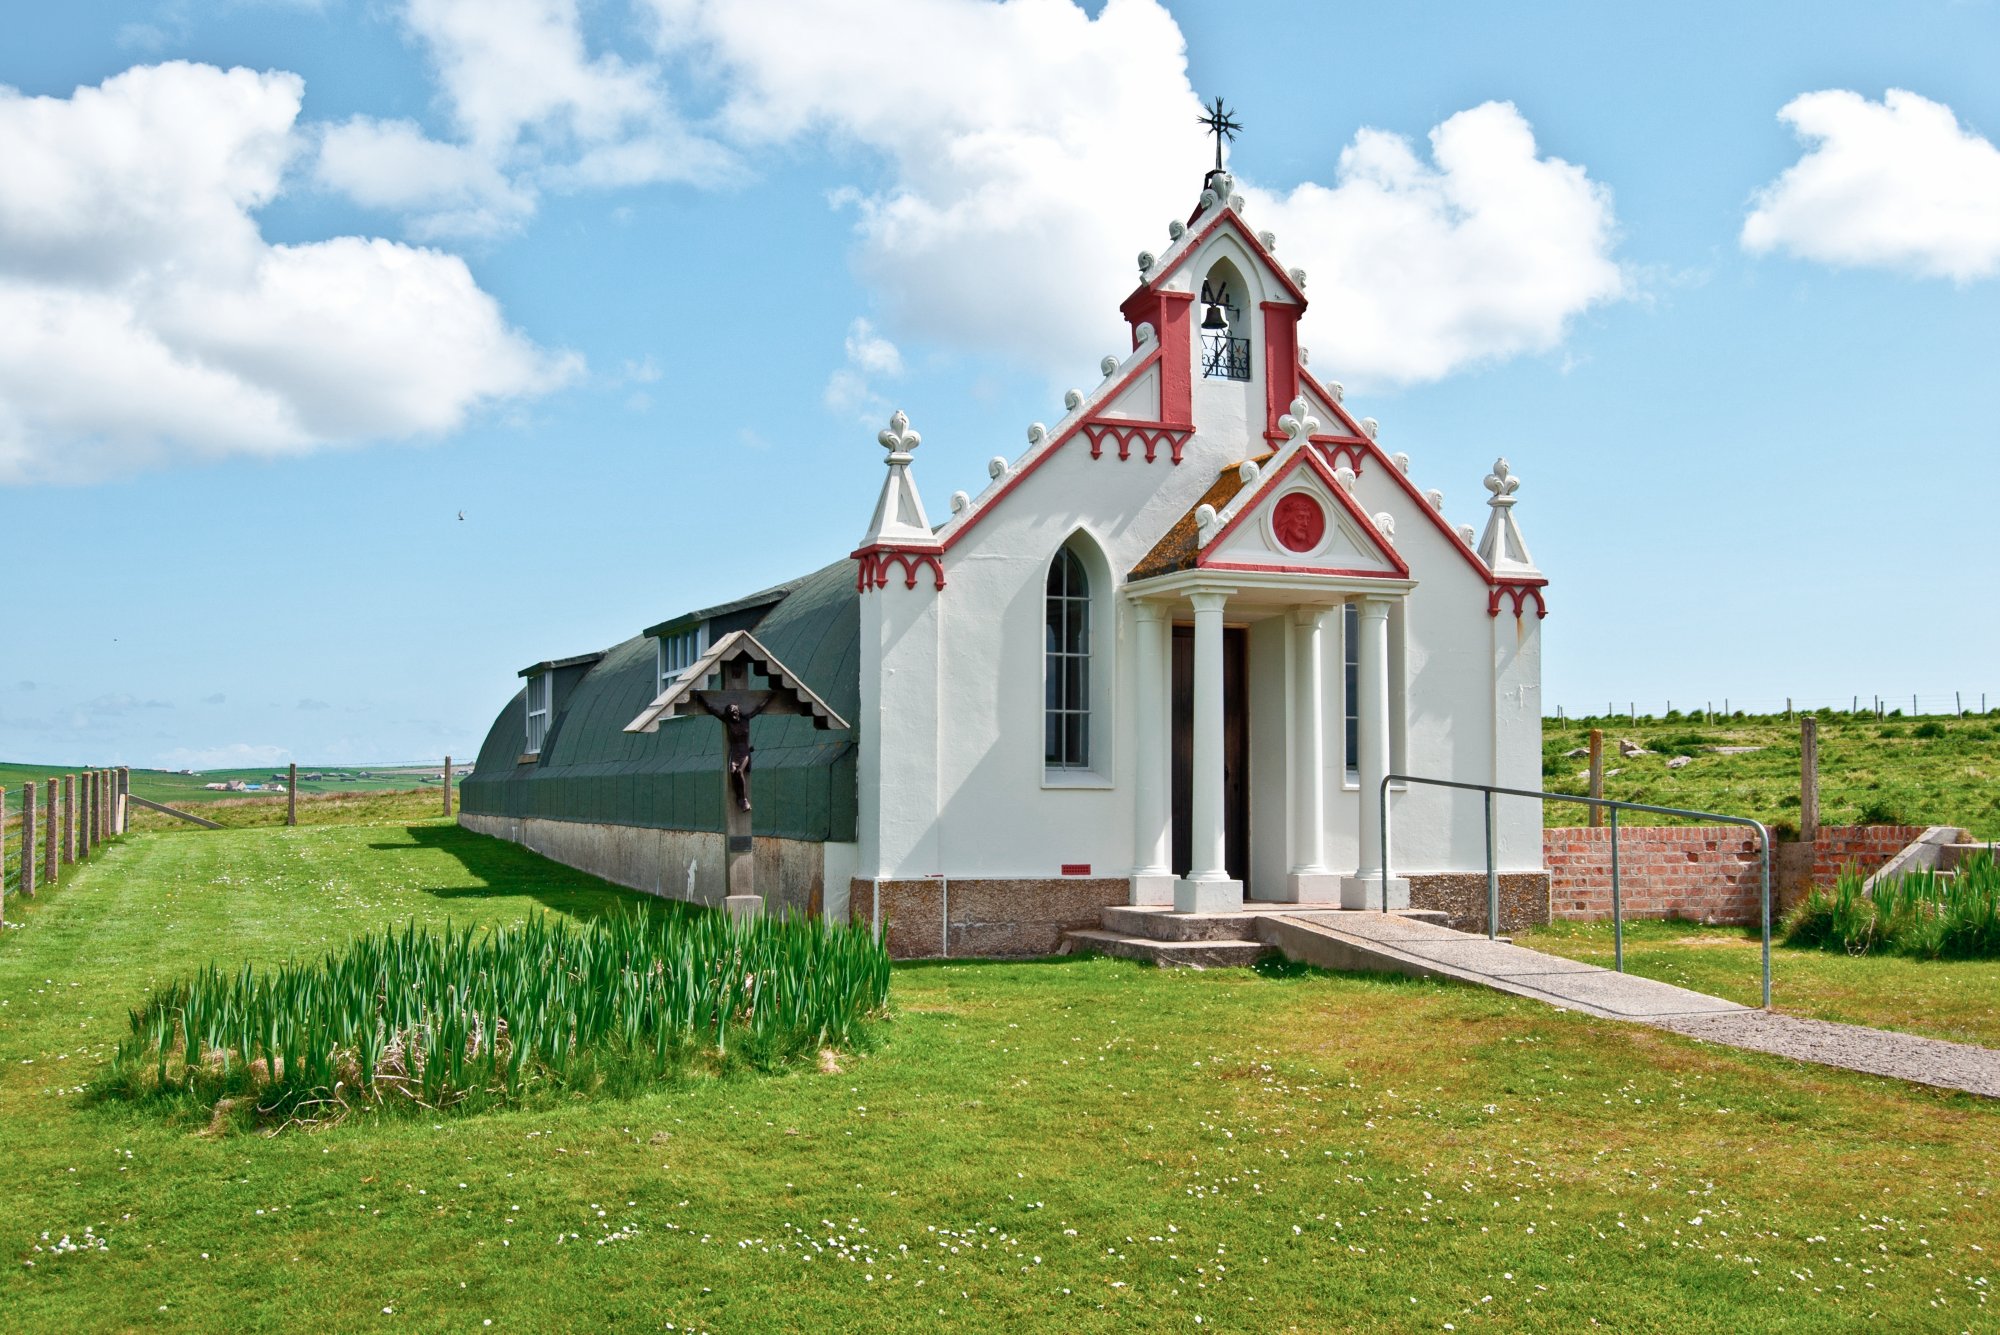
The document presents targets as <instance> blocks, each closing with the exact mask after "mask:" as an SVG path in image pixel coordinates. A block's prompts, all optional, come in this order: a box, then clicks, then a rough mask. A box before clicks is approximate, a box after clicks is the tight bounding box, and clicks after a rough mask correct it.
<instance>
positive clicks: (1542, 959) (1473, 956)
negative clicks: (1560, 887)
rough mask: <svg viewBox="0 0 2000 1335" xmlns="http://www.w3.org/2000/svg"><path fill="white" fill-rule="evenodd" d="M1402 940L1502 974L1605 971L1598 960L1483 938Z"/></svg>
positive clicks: (1417, 951) (1428, 953)
mask: <svg viewBox="0 0 2000 1335" xmlns="http://www.w3.org/2000/svg"><path fill="white" fill-rule="evenodd" d="M1400 944H1401V945H1402V947H1403V948H1404V949H1405V950H1407V951H1409V952H1410V953H1411V954H1413V955H1418V956H1421V957H1423V958H1425V959H1434V960H1439V961H1441V962H1443V963H1446V964H1451V965H1454V966H1456V967H1458V968H1461V969H1468V970H1471V971H1472V972H1474V973H1490V974H1493V975H1494V976H1496V977H1501V978H1506V977H1513V976H1521V977H1540V976H1542V975H1546V974H1553V973H1601V972H1603V970H1601V969H1599V968H1598V966H1596V965H1595V964H1585V963H1584V962H1583V961H1582V960H1566V959H1561V958H1559V957H1557V956H1553V955H1543V954H1541V953H1539V952H1537V951H1533V950H1523V949H1522V948H1521V947H1519V946H1511V945H1508V944H1506V943H1505V942H1502V941H1487V940H1484V939H1483V938H1482V939H1480V940H1474V941H1405V942H1402V943H1400Z"/></svg>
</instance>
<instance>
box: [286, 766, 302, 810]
mask: <svg viewBox="0 0 2000 1335" xmlns="http://www.w3.org/2000/svg"><path fill="white" fill-rule="evenodd" d="M298 823H299V765H298V762H297V761H296V760H295V761H293V762H292V763H291V764H289V765H287V766H285V824H287V825H297V824H298Z"/></svg>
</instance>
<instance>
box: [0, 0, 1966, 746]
mask: <svg viewBox="0 0 2000 1335" xmlns="http://www.w3.org/2000/svg"><path fill="white" fill-rule="evenodd" d="M1746 11H1747V12H1746ZM4 22H5V32H6V39H5V40H4V41H0V85H5V86H6V88H7V89H8V90H9V91H7V92H6V93H4V95H0V161H6V162H9V163H10V164H11V167H10V170H9V171H8V172H7V173H6V174H5V175H6V178H7V180H6V181H0V329H6V328H11V329H12V330H13V333H12V334H11V335H10V334H8V333H5V332H0V531H4V532H5V534H6V535H7V538H8V540H9V541H8V544H7V547H8V556H7V560H6V569H7V572H8V576H7V577H8V579H9V587H10V589H12V590H15V591H16V592H15V593H14V594H13V595H12V596H11V597H10V598H9V605H10V607H11V608H12V609H13V612H14V615H13V616H11V617H10V618H9V626H10V629H9V632H8V634H7V635H6V636H5V637H4V639H0V647H4V649H5V650H6V653H5V660H6V661H5V666H4V667H0V754H4V755H6V756H8V757H11V758H19V759H28V760H46V761H50V762H62V763H111V762H114V761H116V762H124V763H134V764H168V763H171V764H176V765H179V764H190V765H204V764H224V763H233V762H241V763H250V764H259V763H264V762H266V761H276V760H279V759H282V758H284V757H285V756H294V757H297V758H301V759H305V760H308V761H312V762H316V763H344V762H361V761H369V760H375V761H386V760H397V759H418V758H426V757H434V756H436V755H437V754H439V753H442V752H445V751H451V752H453V753H455V754H458V755H461V756H463V755H467V754H470V753H471V752H472V751H473V750H474V749H476V746H477V744H478V741H479V739H480V738H481V737H482V736H483V734H484V731H485V728H486V726H487V724H488V722H489V721H490V718H491V716H492V714H493V712H494V710H495V709H496V708H497V707H498V705H499V704H500V703H501V702H502V701H503V700H504V699H505V698H506V697H507V696H508V695H509V694H510V693H511V691H512V689H513V687H514V684H515V683H514V673H515V671H516V670H517V669H518V668H520V667H522V666H523V665H525V664H527V663H531V662H534V661H537V660H539V659H543V658H549V657H555V656H560V655H564V654H569V653H575V652H579V651H583V650H587V649H594V648H601V647H604V646H606V645H608V644H610V643H613V642H616V641H617V640H620V639H623V638H625V637H627V636H629V635H631V634H633V633H635V632H636V631H637V630H638V629H640V628H642V627H644V626H646V625H649V624H652V623H653V622H656V621H658V620H661V619H664V618H665V617H667V616H669V615H671V614H673V613H676V612H679V611H683V610H686V609H689V608H692V607H696V606H700V605H702V604H704V603H707V602H711V601H716V600H719V599H722V598H725V597H728V596H731V595H733V594H735V593H739V592H743V591H745V590H747V589H750V588H754V587H757V586H760V585H763V584H766V583H770V582H773V581H776V580H778V579H782V578H784V577H787V576H789V575H792V574H795V573H799V572H802V571H804V570H808V569H811V568H814V567H816V566H818V565H820V564H823V563H824V562H826V561H828V560H831V559H834V558H836V557H838V556H841V555H844V554H845V553H846V552H847V551H848V550H849V549H850V548H851V547H852V545H853V543H854V541H855V539H856V537H857V536H858V535H859V533H860V531H861V529H862V527H863V526H864V525H865V523H866V522H867V518H868V514H869V510H870V507H871V506H872V503H873V500H874V497H875V493H876V490H877V488H878V486H879V483H880V478H881V464H880V450H879V448H878V447H876V445H875V444H874V440H873V437H874V431H875V429H876V428H877V427H878V426H879V425H880V422H881V420H882V419H884V418H886V416H887V414H888V412H889V411H890V410H891V409H892V408H895V407H901V408H903V409H904V410H906V411H907V412H908V413H909V414H910V417H911V419H912V420H913V422H914V423H915V425H916V426H917V427H918V428H919V429H920V430H921V431H922V432H923V434H924V439H925V444H924V446H923V447H922V449H921V450H920V451H919V454H918V461H917V465H916V474H917V478H918V480H919V483H920V484H921V486H922V487H923V490H924V493H925V495H926V497H927V499H928V500H929V502H930V504H931V505H932V507H933V508H934V509H937V510H942V509H943V508H944V501H945V498H946V497H947V496H949V494H950V493H951V491H952V490H953V489H955V488H958V487H965V488H968V489H970V490H977V486H978V484H979V483H981V482H982V481H983V480H984V477H985V472H984V461H985V460H986V459H987V458H988V457H989V456H990V455H992V454H995V453H1001V452H1005V453H1008V454H1014V453H1018V451H1019V450H1020V449H1021V448H1022V446H1023V445H1024V443H1025V441H1024V437H1023V435H1022V432H1023V429H1024V427H1025V426H1026V424H1027V423H1028V422H1029V421H1032V420H1036V419H1045V420H1046V419H1048V418H1049V417H1050V416H1051V414H1055V415H1059V414H1060V396H1061V392H1062V390H1063V389H1064V388H1066V387H1067V386H1068V385H1070V384H1073V383H1074V384H1083V385H1087V384H1088V383H1090V381H1091V380H1092V378H1093V375H1094V367H1095V363H1096V359H1097V356H1098V354H1101V353H1103V352H1108V351H1113V350H1116V349H1117V348H1119V347H1120V342H1119V339H1120V326H1119V322H1118V320H1117V316H1116V310H1115V306H1116V302H1117V299H1118V297H1119V296H1120V295H1122V293H1123V291H1124V290H1126V288H1127V287H1128V286H1129V284H1130V282H1131V279H1132V277H1133V273H1134V270H1133V269H1132V268H1131V265H1132V258H1131V257H1132V256H1133V255H1135V254H1136V253H1137V252H1138V251H1139V250H1140V249H1142V248H1146V249H1158V248H1160V247H1161V246H1163V245H1164V243H1165V240H1166V234H1165V230H1164V229H1165V224H1166V221H1167V219H1168V218H1169V217H1172V216H1175V215H1176V214H1180V215H1183V216H1184V215H1185V212H1186V210H1187V207H1188V206H1189V204H1190V203H1191V202H1192V195H1193V193H1194V192H1195V191H1196V190H1197V189H1198V187H1199V177H1200V172H1201V168H1202V165H1203V153H1204V151H1205V150H1204V147H1203V142H1202V140H1201V137H1200V134H1199V131H1198V129H1197V128H1196V127H1194V126H1193V125H1192V115H1193V113H1192V105H1193V102H1194V101H1195V100H1196V99H1197V98H1200V97H1204V96H1212V95H1214V94H1216V93H1220V94H1222V95H1223V96H1225V97H1227V98H1228V99H1229V100H1230V101H1231V103H1232V104H1233V105H1234V106H1235V107H1237V108H1238V110H1239V114H1240V115H1241V117H1242V119H1243V120H1244V122H1245V123H1246V125H1247V127H1248V128H1247V129H1246V131H1245V133H1244V134H1243V136H1242V138H1241V139H1240V141H1239V142H1238V144H1237V145H1236V147H1235V149H1234V152H1233V156H1232V166H1233V167H1234V169H1235V170H1236V172H1237V173H1238V175H1239V178H1240V179H1241V181H1242V182H1243V183H1244V184H1245V186H1246V187H1247V189H1246V193H1247V194H1248V195H1249V196H1250V201H1251V203H1250V215H1249V216H1250V217H1251V220H1252V222H1253V223H1255V224H1256V225H1258V226H1260V227H1263V226H1268V227H1271V228H1272V229H1273V230H1275V231H1276V232H1277V233H1278V235H1279V255H1280V258H1281V259H1283V260H1284V261H1285V262H1287V263H1296V264H1303V265H1304V267H1305V268H1306V269H1307V270H1308V273H1309V275H1310V276H1311V282H1310V284H1309V286H1308V289H1307V291H1308V295H1309V296H1310V297H1312V298H1313V302H1314V304H1313V309H1312V311H1311V313H1310V314H1309V315H1308V324H1307V328H1306V342H1307V344H1308V346H1310V347H1311V348H1312V349H1313V352H1314V357H1313V369H1314V370H1315V372H1316V373H1319V374H1320V375H1321V376H1322V377H1331V378H1337V379H1340V380H1342V381H1344V382H1345V383H1346V385H1347V387H1348V391H1349V405H1350V406H1351V407H1353V408H1355V409H1356V410H1357V411H1359V412H1361V413H1365V414H1368V415H1372V416H1374V417H1376V418H1378V419H1379V420H1380V422H1381V423H1382V440H1383V442H1384V444H1385V445H1387V446H1388V447H1390V448H1392V449H1397V450H1405V451H1407V452H1408V453H1409V454H1410V455H1411V456H1412V458H1413V461H1414V462H1413V468H1412V474H1413V476H1414V477H1415V478H1416V479H1417V480H1418V482H1419V484H1420V485H1421V486H1425V487H1433V486H1435V487H1441V488H1442V489H1443V490H1444V492H1445V495H1446V510H1447V513H1448V515H1449V516H1450V517H1451V518H1452V519H1453V520H1454V521H1455V522H1460V523H1474V524H1479V523H1480V522H1482V520H1483V514H1482V513H1481V511H1482V509H1483V507H1482V506H1481V505H1480V504H1479V502H1480V500H1482V499H1483V492H1482V491H1481V490H1480V486H1479V480H1480V478H1481V477H1482V476H1483V475H1484V473H1485V472H1486V470H1487V468H1488V467H1489V466H1490V465H1491V463H1492V461H1493V459H1494V457H1495V456H1496V455H1500V454H1504V455H1506V456H1507V458H1508V459H1509V460H1510V461H1511V462H1512V464H1513V467H1514V469H1515V471H1516V473H1517V474H1518V475H1519V476H1520V477H1521V478H1522V479H1523V485H1522V488H1521V491H1520V505H1519V508H1518V510H1517V512H1516V513H1517V515H1518V516H1519V518H1520V520H1521V523H1522V527H1523V530H1524V532H1525V534H1526V536H1527V539H1528V541H1529V543H1530V545H1531V546H1532V548H1533V550H1534V553H1535V556H1536V558H1537V559H1538V561H1539V563H1540V564H1541V565H1542V567H1543V568H1544V569H1545V570H1546V571H1547V572H1548V574H1549V576H1550V578H1551V581H1552V588H1551V591H1550V604H1551V612H1550V616H1549V619H1548V621H1547V622H1546V623H1545V626H1544V631H1545V669H1544V671H1545V687H1546V694H1547V698H1548V700H1549V702H1550V704H1551V705H1552V706H1553V705H1555V704H1558V703H1560V704H1564V705H1566V706H1568V707H1569V708H1570V709H1571V711H1572V712H1575V711H1579V710H1582V709H1584V708H1586V707H1588V706H1589V704H1590V702H1592V701H1596V702H1598V703H1599V707H1601V705H1602V702H1604V701H1606V700H1611V699H1615V700H1617V701H1618V702H1620V704H1621V705H1622V704H1623V703H1624V702H1625V701H1627V700H1636V701H1638V702H1639V706H1640V708H1641V709H1646V708H1649V707H1650V708H1652V709H1654V710H1658V709H1661V708H1663V707H1664V705H1665V703H1666V702H1667V701H1668V700H1672V701H1673V702H1674V703H1675V704H1676V705H1678V706H1682V707H1686V706H1687V705H1689V704H1699V703H1701V702H1703V701H1705V700H1713V701H1714V702H1715V703H1716V704H1717V706H1718V707H1719V706H1720V704H1721V702H1722V700H1723V699H1724V698H1725V697H1727V698H1729V699H1730V700H1731V702H1732V703H1735V704H1739V705H1741V704H1746V703H1747V704H1752V705H1773V704H1782V701H1783V699H1784V698H1785V697H1786V696H1788V695H1789V696H1793V697H1796V698H1798V699H1799V700H1801V701H1812V702H1815V703H1821V702H1830V701H1833V700H1841V701H1845V700H1846V699H1848V698H1849V697H1850V696H1852V695H1854V694H1856V693H1858V694H1860V695H1861V696H1862V697H1863V698H1864V699H1865V698H1867V697H1868V696H1870V695H1871V694H1874V693H1877V692H1879V693H1881V694H1883V695H1884V696H1887V697H1888V698H1890V699H1891V700H1892V701H1896V700H1901V701H1902V702H1903V703H1904V706H1905V707H1907V703H1908V697H1909V695H1910V694H1911V693H1912V692H1917V693H1920V694H1921V695H1922V696H1923V697H1924V700H1925V704H1926V706H1927V707H1930V706H1935V705H1936V704H1938V703H1939V702H1940V701H1943V702H1945V703H1948V702H1949V699H1950V696H1951V693H1952V692H1953V691H1954V690H1958V691H1964V692H1967V693H1968V694H1969V695H1970V696H1972V697H1974V698H1976V697H1977V696H1978V695H1979V693H1980V692H1982V691H1983V692H1985V693H1987V695H1988V697H1989V699H1990V701H1991V703H1993V704H1996V705H2000V672H1996V670H1995V667H1994V664H1995V662H1996V657H2000V655H1996V652H1995V651H1996V649H2000V632H1996V630H1995V623H1994V619H1993V618H1992V616H1991V614H1990V612H1991V607H1992V590H1993V587H1994V583H1995V581H1994V574H1995V570H1996V567H1997V566H2000V562H1996V560H1995V556H1994V540H1993V536H1992V532H1993V530H1992V526H1991V520H1990V517H1989V516H1990V511H1991V506H1992V498H1993V496H1994V495H1995V491H1996V483H2000V469H1996V466H1995V464H1994V462H1993V461H1994V459H1995V457H1996V446H2000V411H1996V405H1995V403H1994V397H1995V396H1994V393H1993V386H1994V363H1995V349H2000V151H1996V150H1995V149H1994V147H1993V144H1994V142H1995V141H1996V140H2000V84H1996V82H1995V81H1994V80H1993V78H1992V77H1991V72H1992V70H1993V68H1994V67H1995V62H1996V58H2000V7H1996V5H1995V4H1993V3H1980V2H1966V3H1937V4H1924V3H1913V4H1909V5H1903V6H1895V7H1883V6H1864V5H1839V4H1833V5H1829V4H1811V5H1805V4H1799V5H1781V4H1764V5H1758V6H1754V7H1745V6H1737V5H1715V6H1696V5H1676V6H1659V7H1654V8H1651V9H1645V10H1641V9H1639V8H1637V7H1631V6H1618V7H1606V6H1599V5H1574V6H1562V5H1537V6H1529V7H1509V9H1508V10H1507V12H1504V13H1502V12H1500V10H1499V8H1498V7H1494V6H1488V5H1480V4H1461V5H1431V6H1425V7H1421V8H1418V7H1412V6H1367V7H1361V6H1347V5H1330V4H1297V5H1278V4H1258V3H1221V2H1220V0H1205V2H1204V3H1181V4H1170V5H1167V6H1165V7H1164V8H1162V7H1160V6H1157V5H1155V4H1153V3H1152V2H1151V0H1118V2H1116V3H1112V4H1109V5H1091V6H1085V7H1084V8H1082V9H1076V8H1073V7H1072V6H1070V5H1068V4H1066V3H1059V0H1016V2H1015V3H1012V4H1008V5H1004V6H1003V5H993V4H987V3H980V2H978V0H853V3H850V4H847V5H843V6H839V7H837V8H834V7H829V6H826V5H815V4H807V3H803V0H771V3H768V4H745V3H740V2H739V3H733V4H728V5H719V4H715V3H713V0H590V2H588V3H582V4H581V5H579V4H577V3H572V2H569V0H504V2H502V0H481V2H480V3H472V0H369V2H367V3H361V2H360V0H325V3H323V4H318V5H312V4H279V3H271V4H252V3H238V4H215V5H193V4H188V3H184V2H182V0H176V2H175V3H163V4H91V3H77V4H71V5H65V6H41V7H32V8H31V7H21V6H16V7H13V12H11V13H10V15H9V16H8V17H7V19H6V20H5V21H4ZM239 66H240V67H242V68H243V72H241V73H237V74H229V73H225V71H229V70H231V69H233V68H234V67H239ZM1892 90H1897V91H1892ZM1781 114H1782V117H1783V118H1781ZM24 164H25V166H24ZM10 182H11V183H10ZM460 511H463V512H464V514H465V519H464V520H463V521H461V520H459V519H458V517H457V516H458V514H459V512H460Z"/></svg>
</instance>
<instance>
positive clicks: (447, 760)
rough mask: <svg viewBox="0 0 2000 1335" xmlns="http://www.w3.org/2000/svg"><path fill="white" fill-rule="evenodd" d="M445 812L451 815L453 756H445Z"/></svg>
mask: <svg viewBox="0 0 2000 1335" xmlns="http://www.w3.org/2000/svg"><path fill="white" fill-rule="evenodd" d="M444 814H445V815H446V816H449V815H451V757H450V756H446V757H445V758H444Z"/></svg>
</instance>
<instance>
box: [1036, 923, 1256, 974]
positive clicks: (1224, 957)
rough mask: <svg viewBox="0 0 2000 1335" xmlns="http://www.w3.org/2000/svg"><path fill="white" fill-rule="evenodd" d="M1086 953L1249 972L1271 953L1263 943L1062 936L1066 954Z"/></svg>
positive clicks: (1089, 931)
mask: <svg viewBox="0 0 2000 1335" xmlns="http://www.w3.org/2000/svg"><path fill="white" fill-rule="evenodd" d="M1086 950H1087V951H1094V952H1096V953H1097V954H1099V955H1115V956H1117V957H1118V958H1119V959H1128V960H1145V961H1146V962H1148V963H1150V964H1156V965H1158V966H1160V967H1161V968H1163V969H1169V968H1182V969H1247V968H1249V967H1250V966H1251V965H1252V964H1255V963H1256V962H1257V961H1258V960H1259V959H1261V958H1262V957H1263V956H1265V955H1268V954H1270V953H1271V947H1269V946H1267V945H1265V944H1264V943H1263V942H1261V941H1243V940H1228V939H1224V940H1197V941H1161V940H1158V939H1156V938H1153V937H1148V936H1135V935H1132V934H1130V933H1127V932H1111V931H1099V930H1097V929H1094V928H1085V929H1082V930H1080V931H1074V932H1064V933H1063V953H1064V954H1066V955H1067V954H1074V953H1076V952H1079V951H1086Z"/></svg>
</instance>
